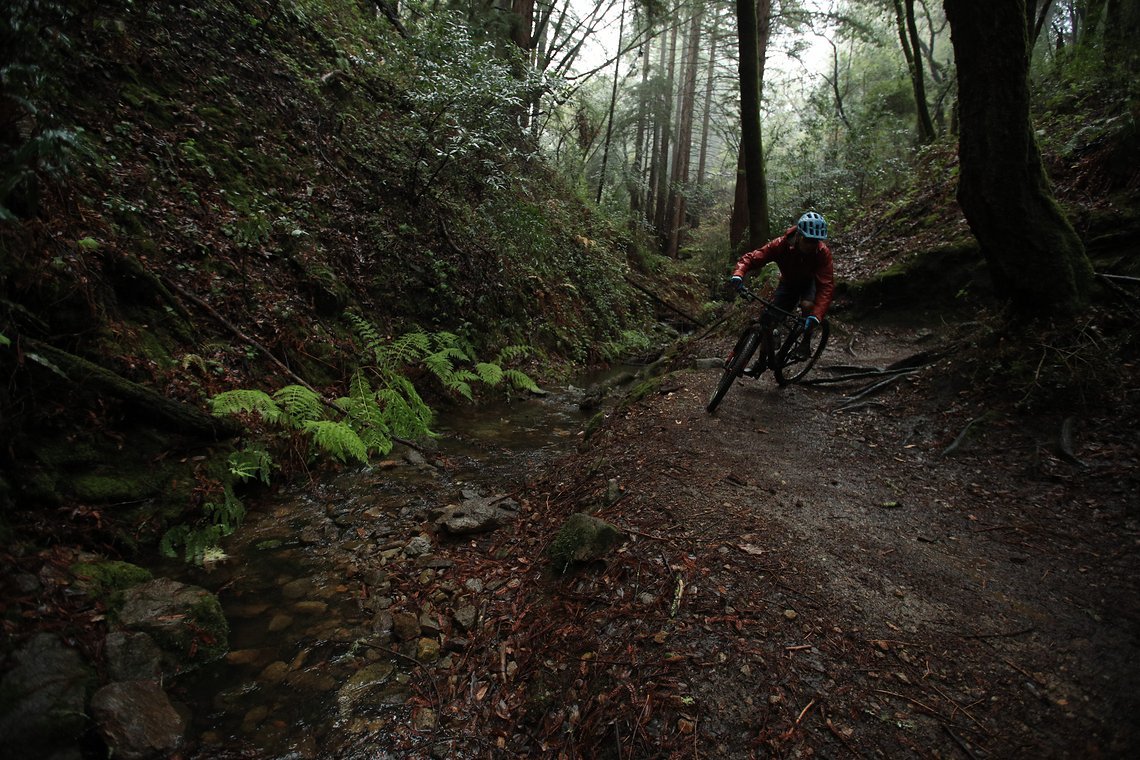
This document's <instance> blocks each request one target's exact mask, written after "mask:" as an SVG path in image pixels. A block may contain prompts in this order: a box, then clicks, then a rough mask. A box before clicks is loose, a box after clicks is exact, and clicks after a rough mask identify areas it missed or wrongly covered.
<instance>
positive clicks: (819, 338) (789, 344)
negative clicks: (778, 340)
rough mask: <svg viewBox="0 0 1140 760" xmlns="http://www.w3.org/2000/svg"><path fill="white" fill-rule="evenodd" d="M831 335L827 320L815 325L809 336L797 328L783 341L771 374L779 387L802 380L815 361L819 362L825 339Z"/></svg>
mask: <svg viewBox="0 0 1140 760" xmlns="http://www.w3.org/2000/svg"><path fill="white" fill-rule="evenodd" d="M830 334H831V327H830V325H828V323H827V320H824V321H823V322H821V323H820V324H818V325H816V328H815V329H814V330H812V331H811V334H810V335H804V331H803V328H802V327H797V328H796V329H795V330H794V331H792V333H791V334H790V335H789V336H788V338H787V340H785V341H784V345H783V346H781V347H780V350H779V351H778V352H777V353H776V361H775V367H774V368H773V374H774V375H775V376H776V382H777V383H779V384H780V385H787V384H789V383H798V382H799V381H800V380H802V379H803V377H804V375H806V374H807V373H808V372H809V371H810V370H811V368H812V367H814V366H815V363H816V361H818V360H819V356H820V354H822V353H823V349H824V348H826V347H827V338H828V336H829V335H830Z"/></svg>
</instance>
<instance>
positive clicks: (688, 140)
mask: <svg viewBox="0 0 1140 760" xmlns="http://www.w3.org/2000/svg"><path fill="white" fill-rule="evenodd" d="M703 15H704V6H702V5H698V6H697V8H696V10H695V11H694V12H693V18H692V21H691V22H690V24H689V42H688V48H687V50H686V55H685V68H684V72H683V78H682V83H681V104H680V107H679V109H678V113H677V140H676V150H675V151H674V154H673V181H672V182H671V183H670V185H671V187H672V192H671V195H672V201H671V203H670V204H669V215H668V217H667V222H668V223H667V226H666V232H667V235H668V237H667V238H666V240H667V243H666V245H665V255H666V256H668V257H670V258H676V257H677V254H678V253H679V252H680V249H681V228H682V227H683V226H684V223H685V206H686V205H687V203H686V202H687V200H688V199H687V198H686V193H687V192H688V190H687V188H686V185H687V184H688V182H689V163H690V158H691V156H692V152H693V104H694V103H695V101H696V95H697V59H698V58H699V56H698V55H697V53H698V50H699V48H700V43H701V18H702V17H703Z"/></svg>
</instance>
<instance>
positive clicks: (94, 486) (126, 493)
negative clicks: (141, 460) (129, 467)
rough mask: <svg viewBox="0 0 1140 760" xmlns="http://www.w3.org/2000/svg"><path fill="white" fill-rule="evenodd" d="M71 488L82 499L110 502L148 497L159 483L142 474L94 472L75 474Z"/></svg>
mask: <svg viewBox="0 0 1140 760" xmlns="http://www.w3.org/2000/svg"><path fill="white" fill-rule="evenodd" d="M71 488H72V492H73V493H74V494H75V496H76V497H77V498H79V499H82V500H83V501H88V502H94V503H96V504H112V503H118V502H125V501H142V500H143V499H148V498H150V497H152V496H154V495H155V494H156V493H158V491H159V484H158V482H156V481H155V480H153V479H151V478H149V477H146V476H143V475H128V474H123V473H110V474H108V473H98V472H95V473H85V474H82V475H79V476H77V477H76V478H75V479H74V480H73V481H72V485H71Z"/></svg>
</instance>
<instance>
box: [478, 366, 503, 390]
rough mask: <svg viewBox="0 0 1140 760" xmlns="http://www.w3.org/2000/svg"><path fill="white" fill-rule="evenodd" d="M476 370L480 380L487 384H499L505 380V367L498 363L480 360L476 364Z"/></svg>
mask: <svg viewBox="0 0 1140 760" xmlns="http://www.w3.org/2000/svg"><path fill="white" fill-rule="evenodd" d="M475 372H476V374H478V376H479V380H480V381H482V382H484V383H486V384H487V385H498V384H499V383H501V382H502V381H503V368H502V367H500V366H499V365H498V364H491V363H490V362H478V363H477V364H476V365H475Z"/></svg>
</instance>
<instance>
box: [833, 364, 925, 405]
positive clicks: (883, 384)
mask: <svg viewBox="0 0 1140 760" xmlns="http://www.w3.org/2000/svg"><path fill="white" fill-rule="evenodd" d="M912 374H914V373H913V372H900V373H898V374H897V375H892V376H891V377H888V378H887V379H886V380H880V381H879V382H877V383H872V384H871V385H869V386H867V387H866V388H864V389H862V390H861V391H859V392H858V393H856V394H855V395H854V396H851V397H850V398H848V399H847V401H845V402H844V403H843V404H841V405H840V406H838V407H836V409H835V411H837V412H842V411H845V410H847V409H850V408H851V407H852V406H854V404H855V402H857V401H861V400H863V399H864V398H866V397H867V396H872V395H874V394H876V393H879V392H880V391H883V390H885V389H886V388H887V386H889V385H891V384H892V383H894V382H895V381H897V380H899V379H901V378H904V377H910V376H911V375H912Z"/></svg>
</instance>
